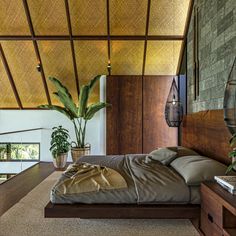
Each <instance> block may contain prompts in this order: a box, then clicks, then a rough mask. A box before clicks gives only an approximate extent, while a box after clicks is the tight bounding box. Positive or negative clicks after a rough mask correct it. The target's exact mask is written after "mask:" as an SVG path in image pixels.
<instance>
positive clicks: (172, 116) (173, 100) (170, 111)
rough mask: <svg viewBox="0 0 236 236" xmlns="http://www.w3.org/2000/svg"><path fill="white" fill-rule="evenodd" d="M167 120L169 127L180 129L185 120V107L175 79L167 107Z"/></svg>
mask: <svg viewBox="0 0 236 236" xmlns="http://www.w3.org/2000/svg"><path fill="white" fill-rule="evenodd" d="M165 119H166V123H167V124H168V126H169V127H179V126H180V124H181V122H182V120H183V106H182V104H181V102H180V97H179V92H178V87H177V84H176V82H175V78H173V81H172V85H171V88H170V92H169V95H168V98H167V101H166V106H165Z"/></svg>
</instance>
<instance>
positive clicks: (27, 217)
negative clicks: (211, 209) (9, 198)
mask: <svg viewBox="0 0 236 236" xmlns="http://www.w3.org/2000/svg"><path fill="white" fill-rule="evenodd" d="M60 174H61V173H60V172H54V173H53V174H51V175H50V176H49V177H48V178H46V179H45V180H44V181H43V182H42V183H40V184H39V185H38V186H37V187H35V188H34V189H33V190H32V191H31V192H29V193H28V194H27V195H26V196H25V197H24V198H22V199H21V201H20V202H18V203H17V204H15V205H14V206H13V207H12V208H11V209H9V210H8V211H7V212H6V213H5V214H4V215H2V217H0V236H59V235H60V236H152V235H153V236H169V235H171V236H197V235H199V234H198V232H197V231H196V229H195V228H194V227H193V226H192V224H191V222H190V221H189V220H156V219H153V220H142V219H140V220H137V219H136V220H135V219H133V220H117V219H116V220H115V219H113V220H112V219H111V220H109V219H92V220H91V219H89V220H84V219H45V218H44V207H45V206H46V204H47V203H48V201H49V192H50V189H51V187H52V186H53V184H54V183H55V181H56V179H57V178H58V176H59V175H60Z"/></svg>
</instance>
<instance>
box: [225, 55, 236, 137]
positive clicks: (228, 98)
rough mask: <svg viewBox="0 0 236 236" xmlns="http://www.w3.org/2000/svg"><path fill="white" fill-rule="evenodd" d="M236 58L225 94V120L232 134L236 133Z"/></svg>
mask: <svg viewBox="0 0 236 236" xmlns="http://www.w3.org/2000/svg"><path fill="white" fill-rule="evenodd" d="M235 58H236V57H235ZM235 60H236V59H234V63H233V66H232V67H231V70H230V73H229V77H228V81H227V84H226V88H225V94H224V121H225V124H226V126H227V127H228V129H229V131H230V133H231V134H235V133H236V62H235Z"/></svg>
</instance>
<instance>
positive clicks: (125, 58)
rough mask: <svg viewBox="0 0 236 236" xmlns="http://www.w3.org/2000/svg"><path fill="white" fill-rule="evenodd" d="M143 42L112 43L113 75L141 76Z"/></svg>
mask: <svg viewBox="0 0 236 236" xmlns="http://www.w3.org/2000/svg"><path fill="white" fill-rule="evenodd" d="M143 51H144V42H143V41H130V40H126V41H111V66H112V70H111V72H112V75H141V74H142V65H143Z"/></svg>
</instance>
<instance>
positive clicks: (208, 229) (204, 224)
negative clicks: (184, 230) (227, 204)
mask: <svg viewBox="0 0 236 236" xmlns="http://www.w3.org/2000/svg"><path fill="white" fill-rule="evenodd" d="M201 230H202V232H203V233H204V234H205V236H222V235H223V232H222V230H221V229H220V228H219V227H218V226H217V225H216V224H215V223H214V221H213V220H212V216H211V215H209V214H207V213H206V212H205V211H204V210H203V209H202V210H201Z"/></svg>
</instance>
